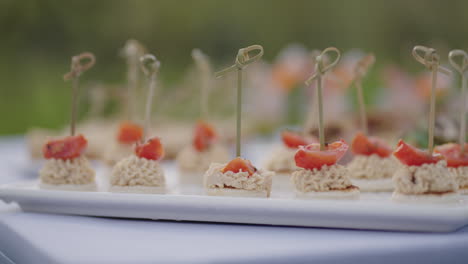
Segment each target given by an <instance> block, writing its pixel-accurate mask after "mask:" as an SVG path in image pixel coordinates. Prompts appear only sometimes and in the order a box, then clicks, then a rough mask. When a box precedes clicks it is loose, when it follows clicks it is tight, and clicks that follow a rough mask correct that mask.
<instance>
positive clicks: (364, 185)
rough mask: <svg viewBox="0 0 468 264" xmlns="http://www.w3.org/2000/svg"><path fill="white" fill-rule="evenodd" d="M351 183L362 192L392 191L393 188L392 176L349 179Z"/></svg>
mask: <svg viewBox="0 0 468 264" xmlns="http://www.w3.org/2000/svg"><path fill="white" fill-rule="evenodd" d="M351 181H352V182H353V185H356V186H357V187H359V190H360V191H362V192H393V190H394V189H395V187H394V185H393V181H392V178H388V179H375V180H369V179H351Z"/></svg>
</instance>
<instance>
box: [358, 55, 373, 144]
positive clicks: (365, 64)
mask: <svg viewBox="0 0 468 264" xmlns="http://www.w3.org/2000/svg"><path fill="white" fill-rule="evenodd" d="M374 63H375V56H374V54H369V55H367V56H365V57H364V58H362V59H361V60H360V61H359V62H358V63H357V64H356V67H355V68H354V80H353V83H354V85H355V86H356V88H357V97H358V104H359V118H360V123H361V129H362V131H363V133H364V134H366V135H367V133H368V124H367V114H366V104H365V103H364V91H363V89H362V79H363V78H364V76H366V74H367V72H368V71H369V68H370V67H371V66H372V65H373V64H374Z"/></svg>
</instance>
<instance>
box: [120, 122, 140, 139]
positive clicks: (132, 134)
mask: <svg viewBox="0 0 468 264" xmlns="http://www.w3.org/2000/svg"><path fill="white" fill-rule="evenodd" d="M142 138H143V128H142V127H141V126H140V125H137V124H135V123H132V122H130V121H125V122H122V123H121V124H120V127H119V133H118V135H117V140H118V141H119V142H120V143H123V144H132V143H135V142H138V141H140V140H141V139H142Z"/></svg>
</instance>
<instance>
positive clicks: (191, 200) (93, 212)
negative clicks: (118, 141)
mask: <svg viewBox="0 0 468 264" xmlns="http://www.w3.org/2000/svg"><path fill="white" fill-rule="evenodd" d="M163 166H164V168H165V171H166V177H167V182H168V186H169V188H170V192H169V194H164V195H159V194H129V193H110V192H107V191H106V190H107V184H106V183H107V181H108V180H107V175H108V173H109V172H108V169H106V168H104V167H99V168H98V169H97V183H98V188H99V191H97V192H77V191H60V190H43V189H39V188H38V182H37V181H27V182H18V183H13V184H7V185H3V186H0V199H2V200H4V201H6V202H17V203H18V204H19V205H20V206H21V208H22V209H23V210H24V211H32V212H46V213H58V214H73V215H90V216H105V217H121V218H145V219H165V220H186V221H203V222H225V223H245V224H266V225H287V226H310V227H329V228H352V229H377V230H401V231H429V232H449V231H454V230H456V229H458V228H460V227H462V226H464V225H467V224H468V196H461V198H460V200H459V202H457V203H451V204H401V203H395V202H392V201H391V200H390V197H391V193H362V194H361V197H360V199H358V200H300V199H296V198H295V197H294V194H293V192H292V191H291V189H290V188H287V186H284V185H285V184H287V181H284V178H283V179H282V180H283V182H282V185H281V186H275V187H274V188H273V191H272V196H271V198H268V199H267V198H240V197H213V196H206V195H203V190H202V188H201V187H200V186H198V185H184V187H183V188H180V187H177V186H179V185H178V182H179V179H178V172H177V170H176V168H175V165H174V164H173V163H165V164H163ZM193 176H195V177H196V175H192V177H193ZM277 177H287V176H284V175H282V176H281V175H277ZM277 182H278V183H279V182H281V180H280V178H278V181H277Z"/></svg>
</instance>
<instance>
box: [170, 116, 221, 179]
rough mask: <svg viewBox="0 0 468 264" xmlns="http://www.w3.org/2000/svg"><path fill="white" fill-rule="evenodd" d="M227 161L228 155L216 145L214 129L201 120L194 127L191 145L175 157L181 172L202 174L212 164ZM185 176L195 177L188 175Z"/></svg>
mask: <svg viewBox="0 0 468 264" xmlns="http://www.w3.org/2000/svg"><path fill="white" fill-rule="evenodd" d="M227 160H229V153H228V151H227V149H226V148H225V147H224V146H222V145H221V144H219V143H218V135H217V133H216V131H215V129H214V127H213V126H212V125H211V124H209V123H207V122H205V121H202V120H199V121H198V122H197V124H196V125H195V129H194V137H193V141H192V144H191V145H189V146H186V147H185V148H184V149H183V150H182V151H181V152H180V153H179V155H178V156H177V163H178V165H179V168H180V169H181V170H182V171H183V172H203V171H206V170H207V169H208V167H209V166H210V164H211V163H212V162H217V163H221V162H225V161H227ZM185 176H187V177H196V176H195V175H189V174H187V175H185ZM200 182H201V181H200Z"/></svg>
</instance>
